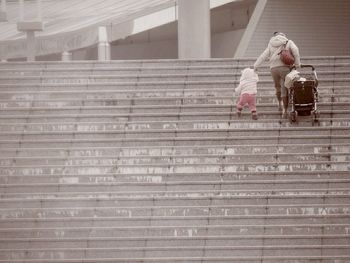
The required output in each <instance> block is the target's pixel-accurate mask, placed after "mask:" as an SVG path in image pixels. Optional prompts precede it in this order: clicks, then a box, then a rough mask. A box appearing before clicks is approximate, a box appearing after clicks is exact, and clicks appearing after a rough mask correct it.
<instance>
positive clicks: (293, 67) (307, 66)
mask: <svg viewBox="0 0 350 263" xmlns="http://www.w3.org/2000/svg"><path fill="white" fill-rule="evenodd" d="M300 67H301V68H312V71H315V67H314V66H313V65H307V64H301V65H300ZM292 69H297V67H296V66H295V65H293V66H291V67H290V70H292Z"/></svg>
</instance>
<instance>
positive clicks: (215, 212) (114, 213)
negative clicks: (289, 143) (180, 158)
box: [0, 204, 350, 234]
mask: <svg viewBox="0 0 350 263" xmlns="http://www.w3.org/2000/svg"><path fill="white" fill-rule="evenodd" d="M0 212H1V214H2V217H1V219H0V224H1V225H2V226H3V227H5V225H7V226H6V227H10V226H9V225H10V224H12V225H13V224H14V222H15V221H16V222H23V224H21V225H18V227H24V226H25V224H26V222H30V220H33V221H35V220H36V219H40V220H48V221H51V220H54V219H59V218H61V219H62V220H66V219H68V218H71V219H72V221H74V220H77V221H79V219H83V220H85V221H88V220H93V219H94V218H100V217H101V218H114V217H118V218H119V217H128V216H129V217H149V216H155V217H157V216H160V217H171V216H184V217H186V216H209V215H210V216H223V217H224V216H232V215H233V216H239V215H241V216H249V215H253V216H257V215H276V216H277V215H284V216H287V215H290V216H294V215H306V214H307V215H321V214H322V215H333V214H350V204H306V205H291V204H286V205H236V206H234V205H220V206H219V205H212V206H209V207H208V206H163V207H162V206H149V207H145V206H141V207H117V206H113V207H95V208H85V207H79V208H65V207H64V208H62V207H61V208H40V209H39V208H38V209H33V208H27V209H25V208H21V209H15V208H12V209H1V210H0ZM12 219H13V221H11V220H12ZM346 227H350V224H348V225H346ZM343 231H344V232H343V234H346V233H347V232H346V228H344V229H343Z"/></svg>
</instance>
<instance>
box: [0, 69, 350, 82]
mask: <svg viewBox="0 0 350 263" xmlns="http://www.w3.org/2000/svg"><path fill="white" fill-rule="evenodd" d="M1 73H6V72H1V71H0V83H2V84H6V83H8V84H11V83H13V84H17V83H33V84H35V83H36V84H38V83H40V84H43V85H45V84H50V83H51V84H55V83H66V84H69V83H84V84H87V83H95V82H113V83H114V82H123V83H124V82H150V81H180V80H186V81H210V80H213V79H215V80H239V79H240V75H241V72H240V71H236V72H232V73H231V72H225V73H224V72H221V71H220V72H201V73H188V72H186V73H162V74H159V72H155V73H153V74H150V73H138V72H136V74H135V73H132V74H101V75H99V74H96V73H94V72H93V73H89V74H88V75H81V74H77V75H74V71H73V72H71V74H69V75H68V74H60V72H54V74H52V75H47V74H42V75H39V76H35V75H34V76H30V75H15V76H13V75H2V74H1ZM308 74H310V72H309V73H308ZM301 75H303V73H301ZM304 75H305V74H304ZM318 78H319V80H323V79H332V78H333V79H349V78H350V66H349V68H347V69H342V70H335V69H333V70H331V71H325V70H324V71H320V72H319V74H318ZM270 79H271V74H270V73H269V72H261V73H259V80H260V81H264V80H270Z"/></svg>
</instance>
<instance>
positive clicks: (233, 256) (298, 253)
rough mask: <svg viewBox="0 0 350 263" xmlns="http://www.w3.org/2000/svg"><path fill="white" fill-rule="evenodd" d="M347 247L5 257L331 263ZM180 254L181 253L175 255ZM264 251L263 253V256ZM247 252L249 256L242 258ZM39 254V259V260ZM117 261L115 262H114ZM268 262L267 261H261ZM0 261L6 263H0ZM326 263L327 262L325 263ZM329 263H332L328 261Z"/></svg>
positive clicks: (60, 252) (55, 251) (155, 249)
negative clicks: (305, 262) (61, 256)
mask: <svg viewBox="0 0 350 263" xmlns="http://www.w3.org/2000/svg"><path fill="white" fill-rule="evenodd" d="M346 248H347V246H308V247H306V248H303V247H301V246H287V247H281V246H277V247H276V248H275V249H272V248H270V249H269V248H267V249H266V251H265V250H264V249H263V247H262V246H260V247H259V246H258V247H256V246H255V247H245V248H243V249H241V247H235V246H222V247H220V246H208V247H207V246H205V245H202V246H199V247H193V248H192V249H190V248H188V247H182V246H180V247H179V249H178V250H177V249H176V248H174V249H172V248H168V247H164V248H162V247H149V248H144V249H135V248H132V247H124V248H123V249H121V248H115V249H103V248H101V249H93V248H86V249H85V248H83V249H82V248H77V249H76V250H74V249H51V250H50V249H47V250H28V251H25V252H19V251H16V250H15V251H13V255H14V256H13V257H11V256H7V257H6V256H5V257H4V258H7V260H11V261H9V262H19V261H18V260H16V258H18V257H22V256H23V255H27V257H28V259H27V260H24V261H20V262H33V261H32V260H38V261H35V262H62V260H60V261H59V260H49V261H44V260H42V259H41V258H48V259H50V258H57V257H59V256H60V255H67V256H66V259H67V261H63V262H82V259H81V258H84V256H86V257H88V258H89V259H87V260H83V262H135V263H138V262H184V261H187V260H188V262H213V261H215V262H248V263H256V262H259V259H260V262H261V257H262V254H266V256H264V262H288V261H291V260H294V261H295V260H300V261H301V260H313V261H315V260H336V261H334V262H338V261H341V260H343V259H347V258H349V256H347V254H346V253H344V254H341V256H339V255H337V253H338V254H339V252H342V251H343V250H344V249H346ZM179 251H181V252H179ZM204 251H206V252H207V253H208V255H207V256H203V253H204ZM320 251H325V253H327V254H326V255H323V256H319V254H320ZM16 252H17V253H16ZM263 252H264V253H263ZM247 253H250V254H251V256H246V254H247ZM40 255H42V257H41V258H40ZM114 258H117V260H114ZM265 260H268V261H265ZM0 262H8V261H1V260H0ZM327 262H328V261H327ZM330 262H333V261H330Z"/></svg>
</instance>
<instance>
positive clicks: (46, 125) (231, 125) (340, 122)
mask: <svg viewBox="0 0 350 263" xmlns="http://www.w3.org/2000/svg"><path fill="white" fill-rule="evenodd" d="M246 115H249V113H247V114H246ZM300 119H301V121H300V122H298V123H297V124H293V123H290V122H286V121H283V120H281V119H260V120H256V121H251V120H248V119H243V118H235V119H232V120H226V121H224V120H213V121H208V120H194V121H181V120H179V121H169V120H168V121H167V120H164V121H148V122H146V121H124V122H123V121H118V122H115V121H109V122H107V121H98V122H97V121H96V122H84V121H76V122H44V121H43V122H29V121H28V120H27V122H12V123H2V124H0V132H2V133H3V134H4V135H5V134H7V133H9V132H11V133H13V134H16V133H21V134H25V133H35V132H43V133H45V132H48V133H49V132H97V133H98V132H108V131H110V132H111V131H120V130H123V131H125V132H133V131H139V132H140V131H157V130H163V131H164V132H167V131H173V130H179V131H180V132H181V131H185V130H188V129H192V130H193V131H195V130H198V129H207V130H222V129H227V130H245V129H255V130H258V129H267V130H270V129H278V130H281V131H285V130H287V129H288V130H290V131H294V130H305V132H306V131H307V130H308V129H311V128H313V129H314V128H315V129H316V127H314V126H315V125H313V123H312V119H311V118H310V116H308V117H306V118H302V117H300ZM19 121H20V119H19ZM349 124H350V120H349V119H347V118H320V119H319V121H318V125H317V129H321V130H322V129H346V127H348V126H349ZM317 129H316V130H317Z"/></svg>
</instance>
